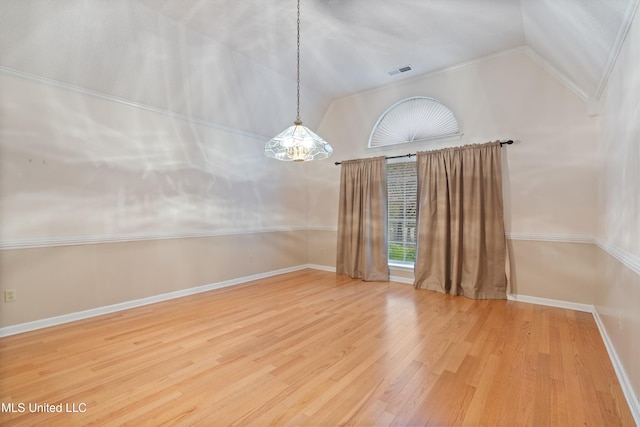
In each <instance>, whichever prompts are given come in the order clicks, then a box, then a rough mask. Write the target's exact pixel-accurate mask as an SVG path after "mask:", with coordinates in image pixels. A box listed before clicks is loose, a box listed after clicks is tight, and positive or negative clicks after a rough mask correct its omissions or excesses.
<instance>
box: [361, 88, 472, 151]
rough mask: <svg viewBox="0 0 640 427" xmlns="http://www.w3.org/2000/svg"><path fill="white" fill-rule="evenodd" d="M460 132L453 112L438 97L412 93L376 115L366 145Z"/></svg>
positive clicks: (405, 141) (394, 143) (419, 139)
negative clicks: (377, 117) (413, 94)
mask: <svg viewBox="0 0 640 427" xmlns="http://www.w3.org/2000/svg"><path fill="white" fill-rule="evenodd" d="M456 135H460V128H459V126H458V120H456V118H455V116H454V115H453V112H452V111H451V110H450V109H449V108H448V107H447V106H446V105H444V104H442V103H441V102H440V101H438V100H437V99H433V98H427V97H425V96H415V97H412V98H407V99H404V100H402V101H400V102H398V103H396V104H394V105H392V106H391V107H390V108H389V109H387V111H385V112H384V113H383V114H382V116H380V118H379V119H378V121H377V122H376V124H375V126H374V127H373V130H372V131H371V136H370V137H369V147H370V148H371V147H384V146H387V145H396V144H405V143H407V142H415V141H423V140H427V139H435V138H443V137H449V136H456Z"/></svg>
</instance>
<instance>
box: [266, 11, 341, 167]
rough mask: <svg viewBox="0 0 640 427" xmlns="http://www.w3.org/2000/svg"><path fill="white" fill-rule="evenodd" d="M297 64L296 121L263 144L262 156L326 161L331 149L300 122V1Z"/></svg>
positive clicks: (304, 160)
mask: <svg viewBox="0 0 640 427" xmlns="http://www.w3.org/2000/svg"><path fill="white" fill-rule="evenodd" d="M297 64H298V68H297V84H298V86H297V100H298V104H297V106H298V110H297V116H296V120H295V121H294V122H293V126H290V127H289V128H288V129H286V130H285V131H284V132H282V133H280V134H279V135H278V136H276V137H275V138H273V139H272V140H271V141H269V142H267V143H266V144H265V146H264V154H265V155H266V156H267V157H271V158H272V159H278V160H283V161H292V162H306V161H309V160H322V159H326V158H327V157H329V156H331V154H332V153H333V148H331V145H329V143H328V142H326V141H325V140H323V139H322V138H320V137H319V136H318V135H316V134H315V133H313V132H312V131H311V130H309V129H308V128H307V127H305V126H302V120H300V0H298V56H297Z"/></svg>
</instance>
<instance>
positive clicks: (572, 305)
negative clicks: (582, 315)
mask: <svg viewBox="0 0 640 427" xmlns="http://www.w3.org/2000/svg"><path fill="white" fill-rule="evenodd" d="M507 299H508V300H509V301H518V302H526V303H529V304H537V305H546V306H549V307H558V308H566V309H569V310H575V311H584V312H587V313H594V312H595V309H594V307H593V305H590V304H580V303H577V302H571V301H562V300H557V299H550V298H540V297H532V296H529V295H518V294H510V295H507Z"/></svg>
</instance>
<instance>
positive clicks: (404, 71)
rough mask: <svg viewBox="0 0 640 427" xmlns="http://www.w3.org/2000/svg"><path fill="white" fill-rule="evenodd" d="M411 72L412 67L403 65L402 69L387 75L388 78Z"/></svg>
mask: <svg viewBox="0 0 640 427" xmlns="http://www.w3.org/2000/svg"><path fill="white" fill-rule="evenodd" d="M411 70H413V67H411V65H405V66H404V67H400V68H396V69H395V70H391V71H389V72H388V73H387V74H389V75H390V76H395V75H396V74H400V73H406V72H407V71H411Z"/></svg>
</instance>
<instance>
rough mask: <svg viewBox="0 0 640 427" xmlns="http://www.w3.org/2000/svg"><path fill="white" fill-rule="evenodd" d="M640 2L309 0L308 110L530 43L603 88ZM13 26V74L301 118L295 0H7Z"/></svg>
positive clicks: (229, 122)
mask: <svg viewBox="0 0 640 427" xmlns="http://www.w3.org/2000/svg"><path fill="white" fill-rule="evenodd" d="M638 3H639V0H393V1H391V0H302V5H301V14H302V18H301V26H302V34H301V37H302V39H301V48H302V54H301V61H302V67H301V75H302V88H303V94H302V97H303V115H304V108H305V106H306V105H312V104H313V105H314V107H308V108H309V109H311V110H313V111H312V112H311V115H312V118H313V120H315V121H317V120H318V119H319V117H321V114H322V111H323V110H324V109H325V108H326V107H327V106H328V104H329V102H330V101H331V100H332V99H334V98H336V97H341V96H345V95H349V94H352V93H356V92H360V91H363V90H366V89H370V88H375V87H379V86H383V85H387V84H390V83H393V82H396V81H399V80H402V79H406V78H412V77H416V76H419V75H421V74H426V73H431V72H434V71H438V70H442V69H447V68H450V67H454V66H456V65H460V64H464V63H466V62H469V61H473V60H476V59H480V58H483V57H486V56H488V55H493V54H498V53H501V52H505V51H509V50H512V49H518V48H520V49H523V48H524V49H526V50H527V52H529V53H531V55H533V56H535V57H536V58H538V59H539V60H540V61H541V62H543V63H545V64H546V65H547V66H548V67H549V68H550V69H553V70H554V71H555V72H556V73H557V75H559V76H562V77H563V78H564V79H565V80H566V81H567V82H568V83H569V84H570V85H571V86H572V87H573V89H574V90H575V91H576V93H578V94H579V95H581V96H582V97H583V98H585V100H587V99H597V98H598V97H599V95H600V92H601V90H602V87H603V85H604V83H605V77H606V74H607V71H608V69H609V68H610V67H611V65H612V62H613V60H614V58H615V50H616V47H617V46H618V45H619V44H620V43H619V42H620V40H621V39H622V38H623V37H624V35H625V31H626V28H627V25H628V22H629V21H630V18H631V16H633V13H634V11H635V9H636V8H637V5H638ZM0 35H1V37H0V67H2V69H3V70H5V71H9V72H15V73H25V76H26V75H28V76H37V77H38V78H43V79H47V80H50V81H52V82H56V83H60V84H62V85H71V86H77V87H81V88H84V89H87V90H90V91H95V92H99V93H102V94H106V95H107V96H112V97H114V98H117V99H123V100H130V101H133V102H137V103H140V104H143V105H148V106H151V107H154V108H159V109H163V110H168V111H171V112H174V113H176V114H182V115H186V116H189V117H194V118H196V119H201V120H205V121H210V122H213V123H219V124H222V125H225V126H231V127H235V128H239V129H243V130H246V131H248V132H255V133H258V134H266V135H268V134H271V133H273V132H274V131H275V130H278V129H280V128H281V127H282V126H283V125H284V124H285V123H283V122H282V117H286V118H287V122H288V121H289V118H291V119H293V118H294V115H293V112H292V110H291V104H292V102H294V101H295V77H296V66H295V65H296V64H295V60H296V55H295V50H296V37H295V36H296V1H295V0H242V1H238V0H110V1H101V0H65V1H64V2H60V1H54V0H20V1H16V0H0ZM405 65H411V67H412V68H413V69H412V71H410V72H406V73H400V74H395V75H389V71H391V70H394V69H397V68H399V67H403V66H405ZM283 92H286V96H283V95H282V93H283ZM292 94H293V96H292ZM314 108H315V110H314ZM232 109H235V110H236V113H230V112H229V111H228V110H232ZM284 110H286V111H284ZM258 118H260V120H258ZM247 120H249V121H251V120H253V121H261V122H263V123H264V124H266V123H275V124H274V125H273V128H272V127H270V125H260V124H256V125H255V126H253V125H247V124H246V121H247Z"/></svg>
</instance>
